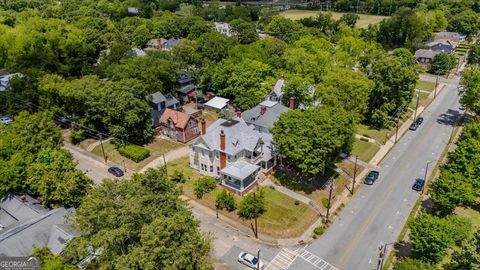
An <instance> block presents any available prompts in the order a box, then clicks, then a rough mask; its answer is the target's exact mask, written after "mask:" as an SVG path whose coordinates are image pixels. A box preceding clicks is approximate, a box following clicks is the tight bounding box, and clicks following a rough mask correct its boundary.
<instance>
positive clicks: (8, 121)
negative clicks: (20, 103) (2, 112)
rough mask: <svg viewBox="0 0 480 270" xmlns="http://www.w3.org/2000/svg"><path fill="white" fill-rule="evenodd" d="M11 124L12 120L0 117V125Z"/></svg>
mask: <svg viewBox="0 0 480 270" xmlns="http://www.w3.org/2000/svg"><path fill="white" fill-rule="evenodd" d="M11 122H13V120H12V118H10V117H1V118H0V123H2V124H5V125H8V124H10V123H11Z"/></svg>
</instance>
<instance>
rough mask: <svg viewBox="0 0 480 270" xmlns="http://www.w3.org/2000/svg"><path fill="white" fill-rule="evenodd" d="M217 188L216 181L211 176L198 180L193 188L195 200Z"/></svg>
mask: <svg viewBox="0 0 480 270" xmlns="http://www.w3.org/2000/svg"><path fill="white" fill-rule="evenodd" d="M215 187H217V181H215V178H213V177H211V176H204V177H202V178H200V179H198V181H197V182H195V184H194V186H193V193H194V194H195V196H196V197H197V199H201V198H203V195H205V194H207V193H209V192H210V191H212V190H214V189H215Z"/></svg>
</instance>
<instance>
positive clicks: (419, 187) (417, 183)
mask: <svg viewBox="0 0 480 270" xmlns="http://www.w3.org/2000/svg"><path fill="white" fill-rule="evenodd" d="M424 185H425V180H423V179H421V178H417V179H415V183H413V186H412V189H413V190H416V191H422V190H423V186H424Z"/></svg>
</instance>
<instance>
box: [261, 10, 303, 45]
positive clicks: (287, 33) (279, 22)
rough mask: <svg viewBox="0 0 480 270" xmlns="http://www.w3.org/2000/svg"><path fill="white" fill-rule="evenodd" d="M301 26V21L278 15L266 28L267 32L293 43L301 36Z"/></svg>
mask: <svg viewBox="0 0 480 270" xmlns="http://www.w3.org/2000/svg"><path fill="white" fill-rule="evenodd" d="M301 28H302V26H301V25H300V24H299V23H297V22H295V21H292V20H290V19H287V18H285V17H283V16H280V15H277V16H274V17H273V18H272V20H271V21H270V23H269V24H268V25H267V27H266V28H265V30H266V32H267V34H269V35H271V36H273V37H276V38H278V39H281V40H283V41H285V42H287V43H291V42H293V41H295V40H297V39H298V38H299V37H300V35H301V32H300V31H301Z"/></svg>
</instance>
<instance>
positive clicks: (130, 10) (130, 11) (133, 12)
mask: <svg viewBox="0 0 480 270" xmlns="http://www.w3.org/2000/svg"><path fill="white" fill-rule="evenodd" d="M127 12H128V14H130V15H138V14H139V13H140V12H139V11H138V8H136V7H128V8H127Z"/></svg>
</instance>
